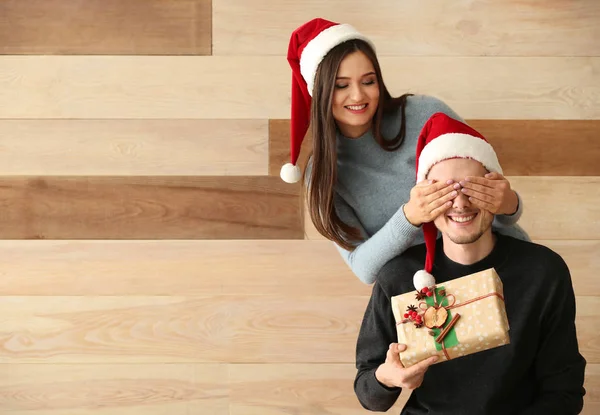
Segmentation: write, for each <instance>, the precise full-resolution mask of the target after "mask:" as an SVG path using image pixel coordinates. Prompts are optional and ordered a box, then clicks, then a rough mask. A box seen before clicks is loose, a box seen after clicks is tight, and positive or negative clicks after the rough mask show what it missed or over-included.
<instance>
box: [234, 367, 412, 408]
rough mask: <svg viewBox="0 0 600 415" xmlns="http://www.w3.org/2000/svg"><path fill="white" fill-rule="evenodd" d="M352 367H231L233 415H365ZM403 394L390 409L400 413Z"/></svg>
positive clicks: (404, 394) (406, 398) (406, 393)
mask: <svg viewBox="0 0 600 415" xmlns="http://www.w3.org/2000/svg"><path fill="white" fill-rule="evenodd" d="M355 375H356V369H355V368H354V366H353V365H351V364H339V365H334V364H318V365H312V364H303V365H294V364H291V365H290V364H281V365H272V364H267V365H231V366H230V369H229V376H230V386H231V407H230V408H231V409H230V410H231V415H282V414H296V415H316V414H328V415H334V414H335V415H366V414H368V413H369V411H367V410H365V409H364V408H363V407H362V406H361V405H360V403H359V402H358V399H357V398H356V395H355V394H354V389H353V382H354V377H355ZM409 396H410V392H409V391H403V392H402V394H401V396H400V398H399V399H398V401H397V402H396V404H395V405H394V407H393V408H392V409H390V411H389V412H390V413H400V410H401V409H402V407H403V406H404V404H405V403H406V401H407V400H408V397H409Z"/></svg>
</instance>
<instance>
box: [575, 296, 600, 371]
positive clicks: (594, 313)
mask: <svg viewBox="0 0 600 415" xmlns="http://www.w3.org/2000/svg"><path fill="white" fill-rule="evenodd" d="M599 317H600V297H577V338H578V340H579V350H580V351H581V354H582V355H583V356H584V357H585V359H586V360H587V361H588V363H600V345H598V341H600V335H599V334H598V333H597V332H598V323H597V322H598V318H599Z"/></svg>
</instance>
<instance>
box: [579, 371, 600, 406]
mask: <svg viewBox="0 0 600 415" xmlns="http://www.w3.org/2000/svg"><path fill="white" fill-rule="evenodd" d="M584 387H585V389H586V395H585V396H584V397H583V402H584V404H583V412H581V413H582V414H583V415H596V414H598V413H600V393H598V392H599V391H600V365H594V364H592V365H590V364H588V365H587V366H586V368H585V385H584Z"/></svg>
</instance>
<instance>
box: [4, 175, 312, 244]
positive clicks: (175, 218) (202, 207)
mask: <svg viewBox="0 0 600 415" xmlns="http://www.w3.org/2000/svg"><path fill="white" fill-rule="evenodd" d="M0 188H2V189H3V192H2V197H3V205H4V207H3V213H4V214H3V215H2V216H1V217H0V238H2V239H286V238H288V239H298V238H302V229H301V227H302V220H301V212H300V211H301V206H300V205H299V202H298V186H289V185H287V184H286V183H284V182H282V181H281V180H280V179H278V178H275V177H267V176H264V177H238V176H235V177H229V176H222V177H208V176H201V177H130V176H122V177H20V176H17V177H3V178H0Z"/></svg>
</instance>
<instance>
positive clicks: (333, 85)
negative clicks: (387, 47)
mask: <svg viewBox="0 0 600 415" xmlns="http://www.w3.org/2000/svg"><path fill="white" fill-rule="evenodd" d="M288 61H289V63H290V66H291V67H292V73H293V82H292V119H291V163H288V164H286V165H285V166H283V168H282V170H281V177H282V179H283V180H284V181H286V182H290V183H291V182H296V181H298V180H299V179H300V178H301V174H300V171H299V169H298V167H297V166H296V165H295V164H296V161H297V159H298V153H299V150H300V145H301V143H302V139H303V138H304V135H305V133H306V131H307V129H308V124H309V120H310V121H311V125H312V136H313V153H312V156H311V158H310V160H309V165H308V166H307V171H306V172H305V175H304V177H303V179H304V180H303V181H304V182H305V183H304V184H305V187H306V190H307V192H306V195H307V204H308V209H309V211H310V217H311V220H312V222H313V224H314V226H315V228H316V229H317V230H318V231H319V233H321V234H322V235H323V236H325V237H326V238H327V239H329V240H331V241H333V242H335V244H336V247H337V248H338V250H339V252H340V254H341V255H342V257H343V258H344V260H345V261H346V263H347V264H348V265H349V266H350V268H351V269H352V271H353V272H354V273H355V274H356V275H357V276H358V278H359V279H360V280H361V281H363V282H364V283H367V284H371V283H373V282H374V281H375V278H376V276H377V273H378V272H379V270H380V269H381V268H382V267H383V266H384V265H385V264H386V263H387V262H388V261H389V260H391V259H392V258H394V257H395V256H397V255H399V254H401V253H402V252H404V251H405V250H406V249H408V248H409V247H411V246H413V245H416V244H420V243H423V242H424V239H423V234H422V232H421V225H422V224H423V223H426V222H431V221H433V220H434V219H435V218H436V217H437V216H438V215H440V214H442V213H444V212H445V211H446V210H447V209H448V208H449V207H450V206H451V205H452V202H451V200H452V199H453V198H454V197H456V195H457V194H458V193H457V192H464V193H465V194H467V195H468V196H470V197H471V199H472V203H473V204H475V205H476V206H477V207H479V208H480V209H486V210H489V211H490V212H492V213H494V214H495V215H496V217H495V220H494V224H493V227H494V229H495V230H496V231H498V232H500V233H503V234H508V235H511V236H515V237H517V238H520V239H525V240H529V237H528V236H527V234H526V233H525V232H524V231H523V230H522V229H520V228H519V227H518V226H517V225H516V223H517V221H518V220H519V218H520V216H521V213H522V209H523V206H522V203H520V200H519V197H518V195H517V193H516V192H515V191H514V190H512V189H511V187H510V183H509V182H508V181H507V180H506V179H505V178H504V177H503V176H501V175H500V174H498V173H492V174H489V175H487V176H486V179H482V178H477V177H470V178H465V180H463V181H461V182H460V183H453V182H448V183H430V182H421V183H417V184H416V185H415V177H414V174H415V173H414V172H415V171H416V168H415V158H416V143H417V138H418V136H419V133H420V132H421V129H422V127H423V125H424V124H425V122H426V121H427V120H428V119H429V117H430V116H431V115H433V114H434V113H436V112H443V113H445V114H447V115H448V116H450V117H453V118H455V119H457V120H459V121H462V122H464V120H463V119H462V118H461V117H459V116H458V114H456V113H455V112H454V111H453V110H452V109H451V108H449V107H448V106H447V105H446V104H444V103H443V102H442V101H440V100H438V99H436V98H433V97H430V96H422V95H411V94H405V95H402V96H401V97H398V98H394V97H392V96H391V95H390V93H389V92H388V90H387V88H386V87H385V84H384V82H383V78H382V75H381V69H380V67H379V63H378V60H377V57H376V55H375V48H374V46H373V44H372V42H371V41H370V40H369V39H368V38H366V37H365V36H363V35H362V34H360V33H359V32H357V31H356V30H355V29H354V28H353V27H352V26H349V25H347V24H338V23H334V22H330V21H327V20H324V19H313V20H311V21H309V22H307V23H305V24H304V25H302V26H300V27H299V28H298V29H296V30H295V31H294V33H293V34H292V37H291V39H290V45H289V48H288Z"/></svg>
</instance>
